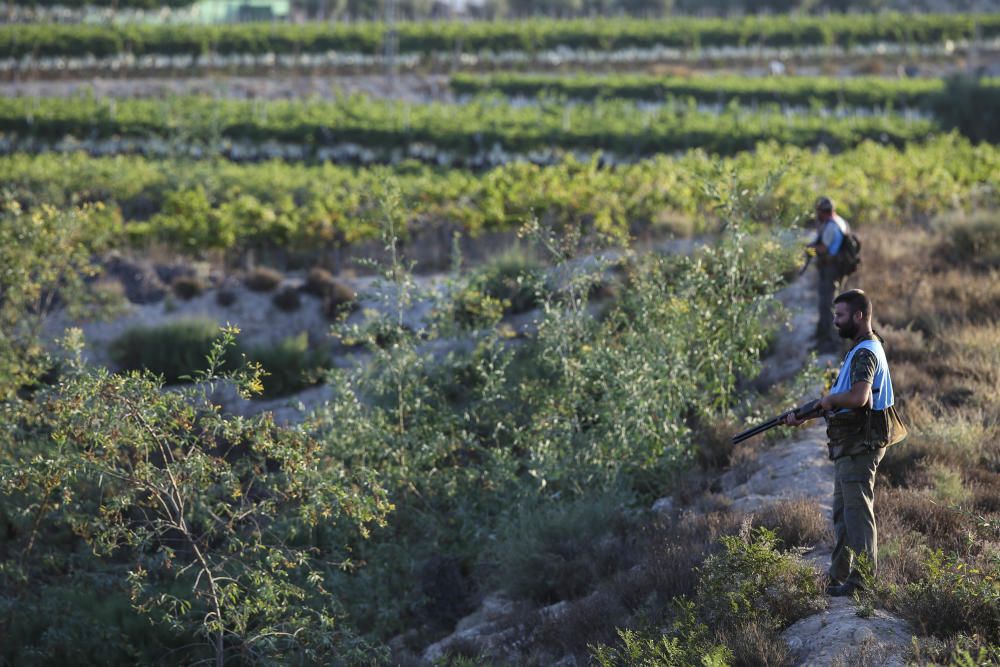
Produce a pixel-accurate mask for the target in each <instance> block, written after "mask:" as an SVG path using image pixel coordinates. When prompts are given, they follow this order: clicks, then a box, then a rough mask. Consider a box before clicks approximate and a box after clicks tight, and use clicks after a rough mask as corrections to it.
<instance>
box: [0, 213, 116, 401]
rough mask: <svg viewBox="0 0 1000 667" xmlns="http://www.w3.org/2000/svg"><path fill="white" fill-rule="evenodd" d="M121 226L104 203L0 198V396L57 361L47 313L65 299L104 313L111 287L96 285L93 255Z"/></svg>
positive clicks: (11, 394) (78, 309) (73, 306)
mask: <svg viewBox="0 0 1000 667" xmlns="http://www.w3.org/2000/svg"><path fill="white" fill-rule="evenodd" d="M117 231H119V230H118V219H117V217H116V216H115V215H114V214H113V212H112V211H109V210H107V209H105V208H104V207H103V206H102V205H100V204H97V205H94V206H89V207H84V208H73V209H70V210H66V211H59V210H56V209H54V208H52V207H50V206H41V207H38V208H36V209H34V210H32V211H30V212H25V211H24V210H22V209H21V207H20V205H18V204H17V203H16V202H11V201H6V200H3V201H0V238H2V239H3V243H0V402H5V401H9V400H12V399H13V398H15V395H16V394H17V392H18V390H20V389H22V388H25V387H29V386H32V385H34V384H35V383H36V381H37V380H38V379H39V377H40V376H41V375H43V374H44V373H46V372H47V371H48V370H49V369H50V368H51V366H52V360H51V359H50V358H49V355H48V353H47V352H46V350H45V348H44V346H43V345H42V341H41V333H42V322H43V320H44V318H45V317H46V316H47V315H49V314H50V313H51V312H52V311H54V310H55V309H56V308H58V307H62V306H65V307H67V308H68V309H69V311H70V312H71V313H72V314H74V315H77V316H79V315H82V314H83V313H85V312H87V311H89V312H90V314H91V315H93V314H95V313H97V314H99V313H100V310H101V307H102V306H107V305H110V304H108V303H103V304H102V303H101V302H100V301H101V300H102V295H104V296H109V297H113V296H114V294H113V293H110V292H108V291H107V290H103V291H101V290H97V291H90V290H88V289H86V280H87V278H89V277H92V276H95V275H97V274H98V273H99V269H98V268H97V267H95V266H93V265H92V259H91V258H92V257H93V256H94V254H95V253H97V252H98V251H100V249H101V248H102V247H105V246H106V244H107V243H108V242H109V240H110V238H111V237H112V236H113V235H114V234H115V232H117Z"/></svg>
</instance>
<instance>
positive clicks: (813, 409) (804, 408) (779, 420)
mask: <svg viewBox="0 0 1000 667" xmlns="http://www.w3.org/2000/svg"><path fill="white" fill-rule="evenodd" d="M821 412H822V410H821V409H820V407H819V399H816V400H815V401H809V402H808V403H806V404H805V405H800V406H799V407H797V408H795V409H794V410H789V411H788V412H782V413H781V414H780V415H778V416H777V417H774V418H773V419H768V420H767V421H766V422H763V423H761V424H757V425H756V426H754V427H753V428H751V429H747V430H746V431H743V432H742V433H738V434H736V435H734V436H733V444H734V445H736V444H739V443H741V442H743V441H744V440H746V439H748V438H752V437H754V436H755V435H759V434H761V433H763V432H764V431H770V430H771V429H772V428H774V427H775V426H781V425H782V424H784V423H785V417H786V416H787V415H789V414H794V415H795V417H796V418H797V419H805V418H807V417H818V416H819V415H820V413H821Z"/></svg>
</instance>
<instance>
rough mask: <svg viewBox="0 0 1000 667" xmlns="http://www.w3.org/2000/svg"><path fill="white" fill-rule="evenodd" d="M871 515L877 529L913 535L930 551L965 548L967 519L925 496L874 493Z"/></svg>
mask: <svg viewBox="0 0 1000 667" xmlns="http://www.w3.org/2000/svg"><path fill="white" fill-rule="evenodd" d="M875 496H876V497H875V512H876V516H877V521H878V525H879V527H880V528H881V529H884V527H886V526H893V529H892V530H893V531H894V532H896V533H897V534H898V533H902V532H906V531H916V532H918V533H921V534H922V535H924V536H925V537H926V538H927V542H928V546H930V547H931V548H932V549H944V550H946V551H953V550H958V549H961V548H962V547H963V546H964V545H965V536H966V533H967V532H968V530H969V529H970V523H969V519H968V518H967V517H965V516H963V515H961V514H959V513H957V512H955V511H953V510H951V509H949V508H948V507H947V506H945V505H943V504H941V503H939V502H936V501H935V500H934V499H933V498H932V497H931V496H930V494H929V493H927V492H924V491H915V490H912V489H903V488H895V489H882V488H879V489H876V491H875Z"/></svg>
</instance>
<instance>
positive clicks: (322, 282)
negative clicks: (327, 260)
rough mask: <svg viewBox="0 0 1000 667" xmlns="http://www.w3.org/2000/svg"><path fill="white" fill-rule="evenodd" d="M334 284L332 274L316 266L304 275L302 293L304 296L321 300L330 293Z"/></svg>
mask: <svg viewBox="0 0 1000 667" xmlns="http://www.w3.org/2000/svg"><path fill="white" fill-rule="evenodd" d="M334 282H335V278H334V277H333V274H332V273H330V272H329V271H327V270H326V269H324V268H322V267H319V266H316V267H313V268H311V269H309V273H308V274H306V281H305V283H304V284H303V285H302V291H303V292H305V293H306V294H311V295H313V296H316V297H319V298H323V297H325V296H326V295H327V293H328V292H329V291H330V288H331V287H332V285H333V283H334Z"/></svg>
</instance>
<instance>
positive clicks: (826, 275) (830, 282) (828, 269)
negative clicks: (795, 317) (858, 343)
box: [816, 259, 842, 347]
mask: <svg viewBox="0 0 1000 667" xmlns="http://www.w3.org/2000/svg"><path fill="white" fill-rule="evenodd" d="M818 269H819V277H818V278H817V282H816V291H817V294H816V301H817V304H818V307H819V320H818V321H817V322H816V342H817V343H818V344H819V345H820V347H822V346H823V344H826V345H832V346H833V347H838V346H839V345H840V340H839V338H838V337H837V332H836V331H835V330H834V328H833V298H834V297H835V296H837V290H838V289H840V286H841V284H842V281H841V279H840V275H839V273H838V272H837V267H835V266H834V265H833V264H832V263H827V262H824V261H823V260H822V259H821V260H820V261H819V266H818Z"/></svg>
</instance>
